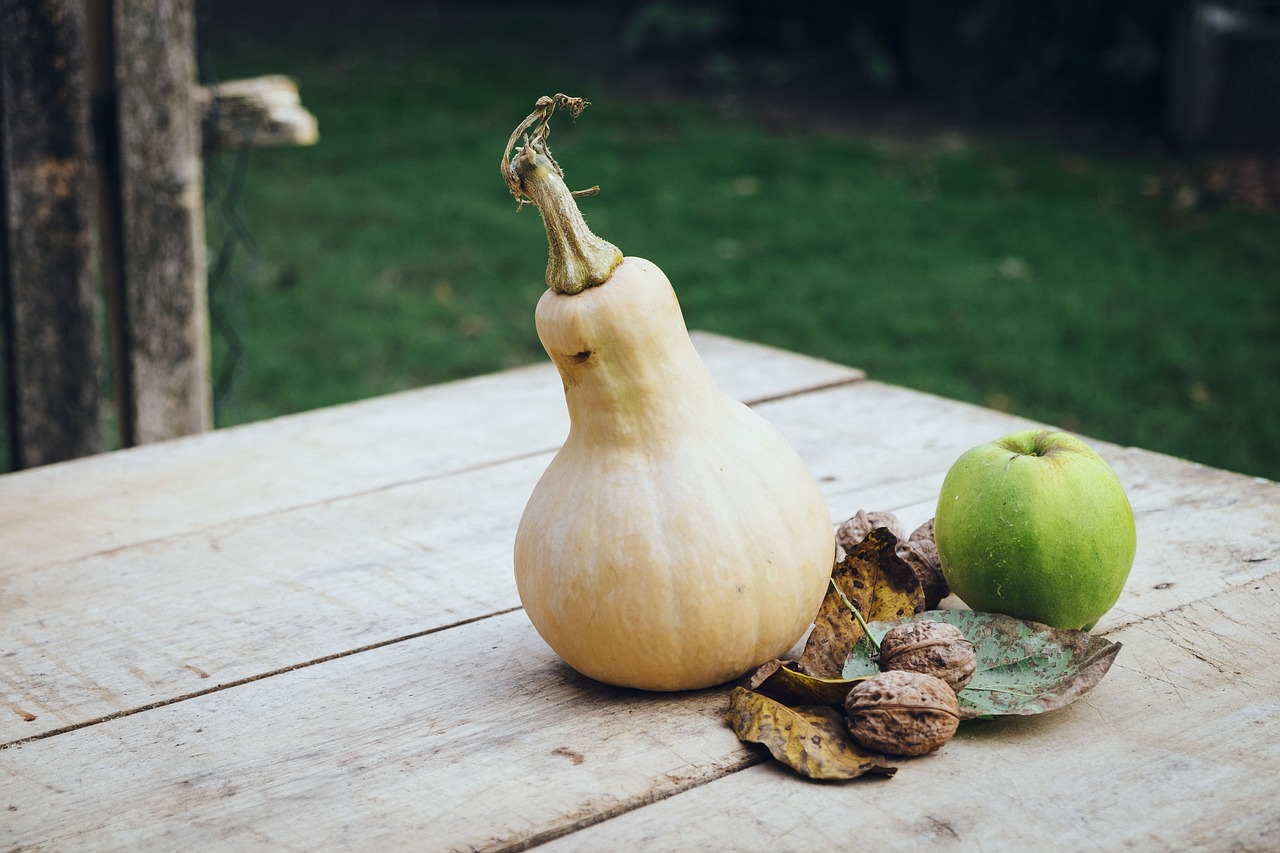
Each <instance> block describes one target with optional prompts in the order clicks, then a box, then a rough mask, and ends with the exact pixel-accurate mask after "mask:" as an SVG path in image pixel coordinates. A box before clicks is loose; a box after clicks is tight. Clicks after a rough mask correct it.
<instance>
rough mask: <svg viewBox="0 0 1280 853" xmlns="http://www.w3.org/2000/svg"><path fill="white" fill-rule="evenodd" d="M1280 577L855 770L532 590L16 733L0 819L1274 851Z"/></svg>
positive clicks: (88, 837) (120, 827) (100, 845)
mask: <svg viewBox="0 0 1280 853" xmlns="http://www.w3.org/2000/svg"><path fill="white" fill-rule="evenodd" d="M1277 592H1280V575H1277V574H1272V575H1269V576H1267V577H1265V578H1261V579H1259V580H1258V581H1257V582H1255V583H1253V584H1251V585H1249V586H1246V587H1239V588H1236V589H1231V590H1228V591H1225V592H1223V593H1219V594H1218V595H1216V596H1212V597H1210V598H1209V599H1206V600H1204V601H1202V602H1196V603H1195V604H1191V605H1188V606H1187V607H1185V608H1182V609H1180V610H1178V611H1175V612H1173V613H1171V614H1167V615H1164V616H1161V617H1156V618H1154V619H1151V620H1147V621H1143V622H1140V623H1136V624H1134V625H1130V626H1129V627H1127V628H1126V629H1125V630H1123V631H1121V632H1119V633H1117V634H1116V635H1115V638H1116V639H1119V640H1121V641H1122V642H1123V643H1124V644H1125V647H1124V649H1123V650H1122V652H1121V657H1120V659H1119V661H1118V662H1117V664H1116V666H1115V667H1114V668H1113V670H1112V672H1111V674H1109V675H1108V677H1107V678H1106V679H1105V680H1104V681H1103V682H1102V683H1101V684H1100V685H1099V687H1098V688H1096V689H1095V690H1094V691H1093V692H1092V693H1090V694H1089V695H1088V696H1087V697H1085V698H1084V699H1083V700H1081V701H1080V702H1078V703H1077V704H1075V705H1073V706H1071V707H1069V708H1067V709H1063V710H1061V711H1057V712H1053V713H1051V714H1046V715H1043V716H1041V717H1035V718H1010V719H1001V720H998V721H992V722H987V721H974V722H971V723H967V724H966V725H965V727H964V728H963V730H962V733H961V734H960V735H959V736H958V737H957V738H956V739H955V740H954V741H952V743H951V744H949V745H948V746H947V747H946V748H944V749H943V750H942V751H941V752H940V753H937V754H935V755H932V756H929V757H927V758H923V759H917V760H901V761H900V762H899V766H900V767H901V770H900V771H899V774H898V775H897V776H896V777H895V778H894V779H892V780H861V781H858V782H855V783H853V784H849V785H815V784H813V783H809V782H805V781H803V780H800V779H798V778H796V777H794V776H792V775H791V774H790V773H789V772H787V771H785V770H782V769H781V768H779V767H778V766H776V765H772V764H767V765H761V766H758V767H752V765H754V764H756V763H757V757H756V756H755V754H754V753H752V752H749V751H747V750H746V749H745V748H744V747H743V746H742V745H741V744H740V743H738V742H737V741H736V740H735V739H734V738H733V737H732V735H731V733H730V732H729V730H728V728H727V727H726V726H725V725H724V724H723V722H722V719H721V716H720V715H721V714H722V713H723V710H724V707H725V702H726V692H725V691H724V690H710V691H702V692H699V693H694V694H684V695H653V694H649V695H644V694H639V693H635V692H631V691H623V690H617V689H613V688H607V687H604V686H601V685H596V684H593V683H591V682H588V681H586V680H585V679H581V678H579V677H577V676H576V675H574V674H573V673H572V672H570V671H569V670H567V668H566V667H564V665H563V664H561V663H560V662H559V661H557V660H556V659H555V658H554V656H553V655H551V653H550V652H549V651H548V650H547V649H546V648H545V646H542V645H541V644H540V642H539V641H538V639H537V637H536V635H535V634H534V633H533V631H532V628H531V627H530V626H529V625H528V624H527V621H526V620H524V618H523V614H521V613H518V612H517V613H510V614H505V615H502V616H496V617H493V618H490V619H485V620H481V621H479V622H473V623H470V624H467V625H462V626H457V627H454V628H450V629H449V630H445V631H440V632H436V633H433V634H429V635H427V636H423V637H418V638H414V639H412V640H407V641H405V642H402V643H397V644H394V645H390V646H386V647H383V648H380V649H377V650H372V651H369V652H366V653H364V654H359V655H353V656H348V657H344V658H340V659H337V660H332V661H327V662H324V663H321V664H318V665H316V666H312V667H307V668H304V669H298V670H294V671H292V672H288V673H283V674H280V675H277V676H275V677H272V678H267V679H262V680H259V681H255V682H251V683H249V684H245V685H242V686H240V687H237V688H235V689H233V690H226V691H219V692H216V693H212V694H209V695H205V696H201V697H197V698H193V699H190V700H187V701H184V702H180V703H177V704H173V705H169V706H166V707H163V708H156V709H154V710H151V711H147V712H145V713H140V714H135V715H131V716H128V717H123V718H120V719H117V720H111V721H107V722H104V723H101V724H99V725H95V726H91V727H87V728H84V729H80V730H77V731H74V732H68V733H66V734H63V735H59V736H57V737H52V738H47V739H44V740H39V741H35V742H30V743H26V744H22V745H19V746H15V747H11V748H10V749H8V750H5V751H4V753H3V761H0V780H2V781H3V785H2V786H0V790H3V791H4V795H3V797H4V801H3V803H0V805H3V806H4V807H6V808H7V809H8V810H9V811H8V814H7V815H6V817H7V820H6V821H5V822H3V823H0V841H3V842H4V843H5V844H6V845H7V847H16V848H19V849H21V848H22V847H23V846H24V845H32V846H36V845H38V844H40V843H44V844H46V845H49V846H52V847H55V848H71V847H74V848H76V849H86V850H96V849H119V848H121V847H137V848H141V849H174V848H177V847H181V848H183V849H226V848H227V847H229V846H230V847H235V848H236V849H281V848H284V849H313V848H316V847H330V848H347V847H351V846H353V845H357V846H368V845H373V846H376V847H377V848H378V849H387V850H392V849H405V850H408V849H414V850H472V849H476V850H516V849H524V848H525V847H526V846H527V845H529V844H532V843H536V842H544V841H553V840H555V839H560V841H559V843H557V844H553V845H551V847H550V849H557V848H559V849H565V850H606V849H618V850H621V849H673V848H679V849H716V850H743V851H747V850H760V849H778V850H783V851H787V850H795V851H807V850H812V849H820V847H829V848H831V849H842V848H841V846H840V845H841V843H842V841H841V840H842V839H847V838H848V837H849V834H850V833H856V837H857V838H858V840H859V844H860V845H872V846H877V845H884V846H888V847H894V846H907V845H911V844H913V843H914V844H920V843H925V842H932V843H939V844H941V845H943V846H945V845H951V846H952V847H953V848H954V849H977V848H978V847H980V848H981V849H983V850H1018V849H1027V847H1029V846H1033V845H1034V844H1036V843H1049V842H1052V843H1054V844H1058V843H1062V844H1071V845H1072V846H1078V847H1083V848H1090V847H1091V846H1098V845H1101V846H1103V847H1106V848H1109V849H1115V848H1121V847H1124V846H1126V845H1129V846H1134V847H1138V848H1143V847H1146V848H1154V849H1188V848H1192V849H1194V848H1197V847H1209V848H1212V849H1245V850H1251V849H1256V850H1263V849H1268V847H1269V845H1270V844H1271V842H1274V840H1275V837H1276V835H1275V834H1276V832H1277V831H1280V822H1278V819H1277V818H1278V815H1277V812H1276V811H1275V809H1274V808H1270V807H1268V805H1267V804H1270V803H1274V802H1277V801H1280V777H1277V776H1276V775H1275V774H1273V773H1270V772H1269V768H1270V767H1272V766H1273V764H1274V762H1275V761H1276V760H1277V759H1280V737H1278V736H1280V708H1278V707H1277V705H1276V701H1275V696H1276V694H1275V686H1276V684H1277V683H1280V668H1278V667H1280V664H1278V663H1277V658H1276V655H1275V649H1276V647H1277V643H1278V642H1280V633H1277V629H1276V628H1275V627H1274V625H1271V626H1268V627H1265V628H1264V629H1263V630H1262V631H1258V630H1257V628H1256V625H1255V624H1254V621H1255V620H1254V619H1253V618H1251V616H1256V615H1257V614H1258V612H1259V608H1262V609H1263V610H1265V609H1266V603H1267V602H1268V601H1270V600H1272V598H1273V597H1274V596H1275V594H1276V593H1277ZM749 767H750V768H751V769H747V768H749ZM122 779H128V780H129V784H127V785H122V784H120V782H121V780H122ZM1243 779H1247V780H1249V784H1247V785H1243V784H1239V781H1240V780H1243ZM71 780H74V784H68V782H70V781H71ZM1189 801H1193V802H1195V804H1196V807H1195V808H1194V809H1190V810H1189V809H1188V808H1187V803H1188V802H1189ZM51 815H56V818H55V817H51ZM175 815H181V818H180V819H176V820H175V819H174V816H175ZM851 824H852V825H854V826H855V827H856V828H854V829H851V828H850V827H851ZM593 826H594V829H592V828H590V827H593ZM1219 843H1221V844H1222V846H1220V847H1219V846H1217V845H1219Z"/></svg>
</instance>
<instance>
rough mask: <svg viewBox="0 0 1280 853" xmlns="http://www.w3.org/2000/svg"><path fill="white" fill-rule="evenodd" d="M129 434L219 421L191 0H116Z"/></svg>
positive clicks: (155, 435) (145, 435)
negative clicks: (211, 373) (212, 355)
mask: <svg viewBox="0 0 1280 853" xmlns="http://www.w3.org/2000/svg"><path fill="white" fill-rule="evenodd" d="M113 14H114V20H113V23H114V36H115V75H116V92H117V99H118V100H117V104H118V121H119V140H120V186H121V205H120V209H121V226H122V227H121V231H122V234H123V240H122V247H123V268H124V276H123V282H124V293H123V300H122V304H123V306H124V322H125V329H124V332H125V339H126V342H127V355H128V357H127V359H126V361H127V368H128V376H127V377H125V380H126V381H127V382H128V384H129V388H130V391H131V394H130V398H131V400H130V402H131V406H132V412H130V413H128V414H129V415H130V417H129V420H130V421H131V423H132V425H133V434H132V436H128V438H130V439H132V441H130V442H129V443H137V444H145V443H148V442H152V441H159V440H163V439H166V438H172V437H175V436H179V435H186V434H189V433H195V432H200V431H203V430H206V429H209V428H210V427H211V426H212V424H213V403H212V399H211V393H210V383H209V322H208V303H207V296H206V292H205V241H204V214H203V209H202V205H203V192H202V186H201V181H202V166H201V160H200V148H201V146H200V123H199V122H200V119H199V116H200V113H199V108H198V103H197V100H198V87H197V84H196V70H195V50H194V42H195V20H194V13H193V9H192V0H118V2H116V3H114V4H113Z"/></svg>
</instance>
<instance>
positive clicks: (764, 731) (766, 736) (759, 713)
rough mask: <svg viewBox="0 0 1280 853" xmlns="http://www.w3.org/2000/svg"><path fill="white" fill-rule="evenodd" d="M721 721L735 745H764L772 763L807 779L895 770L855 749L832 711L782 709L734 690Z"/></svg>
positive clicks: (759, 696)
mask: <svg viewBox="0 0 1280 853" xmlns="http://www.w3.org/2000/svg"><path fill="white" fill-rule="evenodd" d="M725 719H726V721H727V722H728V723H729V726H730V727H731V728H732V729H733V732H734V734H736V735H737V736H738V738H739V740H743V741H746V742H748V743H759V744H762V745H764V746H765V747H767V748H768V750H769V752H770V753H771V754H772V755H773V757H774V758H776V759H777V760H779V761H781V762H782V763H783V764H785V765H787V766H788V767H790V768H791V769H792V770H795V771H796V772H797V773H799V774H800V775H802V776H807V777H808V778H810V779H820V780H843V779H856V778H857V777H859V776H862V775H864V774H867V773H876V774H880V775H883V776H892V775H893V774H894V773H896V772H897V770H898V768H896V767H891V766H889V765H888V764H887V763H885V760H884V757H883V756H881V755H877V754H875V753H869V752H866V751H864V750H862V749H861V748H860V747H858V745H857V744H855V743H854V742H853V739H852V738H851V737H850V736H849V729H848V726H847V725H846V724H845V719H844V715H842V714H841V713H840V712H839V711H836V710H835V709H834V708H829V707H826V706H817V707H801V708H788V707H787V706H786V705H783V704H782V703H780V702H776V701H774V700H773V699H770V698H769V697H768V696H765V695H763V694H760V693H756V692H755V691H754V690H748V689H747V688H745V687H735V688H734V690H733V692H732V693H730V694H729V711H728V713H727V714H726V715H725Z"/></svg>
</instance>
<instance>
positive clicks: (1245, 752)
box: [542, 560, 1280, 853]
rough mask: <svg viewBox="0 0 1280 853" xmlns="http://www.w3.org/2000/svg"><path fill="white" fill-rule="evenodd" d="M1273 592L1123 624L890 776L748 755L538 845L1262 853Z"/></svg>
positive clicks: (1225, 596) (1273, 733)
mask: <svg viewBox="0 0 1280 853" xmlns="http://www.w3.org/2000/svg"><path fill="white" fill-rule="evenodd" d="M1272 562H1273V569H1274V560H1273V561H1272ZM1277 594H1280V574H1278V573H1275V572H1274V571H1273V572H1272V573H1271V574H1269V575H1268V576H1266V577H1263V578H1259V579H1258V580H1256V581H1255V582H1252V583H1249V584H1247V585H1244V586H1241V587H1237V588H1234V589H1231V590H1228V591H1225V592H1223V593H1220V594H1218V595H1215V596H1212V597H1210V598H1208V599H1205V600H1203V601H1199V602H1196V603H1194V604H1189V605H1187V606H1185V607H1182V608H1179V609H1177V610H1175V611H1172V612H1170V613H1168V614H1165V615H1162V616H1159V617H1156V618H1152V619H1147V620H1144V621H1142V622H1138V623H1134V624H1130V625H1128V626H1126V627H1125V628H1124V629H1123V630H1121V631H1118V632H1116V633H1114V634H1112V635H1111V636H1112V637H1113V639H1116V640H1119V641H1120V642H1121V643H1123V648H1122V649H1121V651H1120V654H1119V656H1118V657H1117V659H1116V663H1115V665H1114V666H1113V667H1112V669H1111V672H1110V673H1108V675H1107V677H1106V678H1105V679H1104V680H1103V682H1102V683H1101V684H1100V685H1099V686H1098V687H1097V688H1096V689H1095V690H1094V691H1093V692H1092V693H1090V694H1088V695H1087V696H1085V697H1084V699H1082V700H1081V701H1079V702H1078V703H1076V704H1075V705H1072V706H1070V707H1068V708H1065V709H1063V710H1060V711H1055V712H1052V713H1049V714H1045V715H1043V716H1040V717H1033V718H1023V719H1001V720H995V721H990V722H985V721H973V722H970V723H965V724H964V725H963V726H962V727H961V731H960V733H959V734H958V735H957V737H956V738H955V739H954V740H953V741H952V742H951V743H950V744H949V745H948V746H946V747H945V748H943V750H941V751H940V752H939V753H936V754H935V755H932V756H928V757H925V758H921V759H906V760H903V761H901V762H900V768H901V769H900V770H899V772H898V774H897V775H896V776H895V777H893V779H891V780H888V781H882V780H876V781H871V782H868V781H865V780H860V781H856V782H854V783H853V784H848V785H814V784H809V783H805V782H803V781H801V780H800V779H799V778H798V777H792V776H790V775H788V773H787V772H786V771H784V770H782V769H781V768H780V767H779V766H776V765H773V764H768V765H761V766H756V767H752V768H751V769H749V770H746V771H744V772H741V773H736V774H732V775H729V776H727V777H725V778H722V779H720V780H718V781H715V782H713V783H711V784H708V785H705V786H701V787H698V788H696V789H693V790H690V791H688V792H685V793H682V794H680V795H679V796H675V797H672V798H670V799H668V800H666V801H663V802H658V803H655V804H653V805H649V806H647V807H644V808H640V809H637V810H635V811H632V812H629V813H627V814H625V815H623V816H621V817H619V818H617V819H615V820H610V821H608V822H605V823H602V824H600V825H598V826H595V827H593V828H591V829H588V830H585V831H582V832H577V833H573V834H571V835H568V836H566V837H564V838H562V839H561V840H560V841H558V842H556V843H552V844H549V845H547V846H546V847H545V848H542V849H545V850H547V851H548V853H551V851H555V853H568V852H569V851H575V850H584V851H586V850H590V851H596V850H634V849H660V848H664V847H666V846H668V845H669V844H672V843H675V842H677V840H678V846H679V847H680V848H681V849H688V850H698V849H715V850H721V851H726V853H731V851H757V850H776V851H779V853H787V851H797V853H799V851H805V853H808V851H813V850H824V849H826V850H836V849H845V848H847V847H849V846H850V845H855V844H856V846H857V848H858V849H866V850H883V849H899V848H905V847H911V848H916V847H925V846H929V847H930V848H932V847H934V846H936V847H937V848H938V849H949V850H984V851H1021V850H1035V849H1044V848H1046V847H1047V848H1050V849H1062V850H1073V849H1074V850H1257V851H1262V850H1275V849H1277V846H1280V807H1278V806H1277V803H1280V776H1278V775H1277V774H1276V773H1275V772H1274V768H1275V765H1276V762H1277V761H1280V703H1278V702H1277V691H1276V685H1277V684H1280V657H1278V656H1277V653H1276V650H1277V649H1278V648H1280V628H1277V624H1276V620H1275V619H1274V618H1273V616H1272V615H1271V613H1272V611H1273V610H1274V607H1273V604H1272V602H1274V600H1275V596H1276V595H1277ZM548 790H551V788H550V787H549V788H548Z"/></svg>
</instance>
